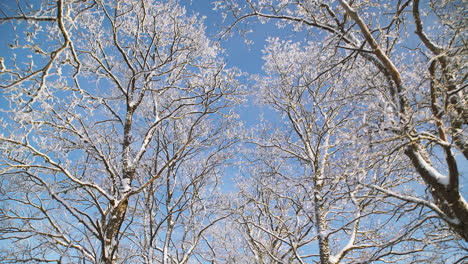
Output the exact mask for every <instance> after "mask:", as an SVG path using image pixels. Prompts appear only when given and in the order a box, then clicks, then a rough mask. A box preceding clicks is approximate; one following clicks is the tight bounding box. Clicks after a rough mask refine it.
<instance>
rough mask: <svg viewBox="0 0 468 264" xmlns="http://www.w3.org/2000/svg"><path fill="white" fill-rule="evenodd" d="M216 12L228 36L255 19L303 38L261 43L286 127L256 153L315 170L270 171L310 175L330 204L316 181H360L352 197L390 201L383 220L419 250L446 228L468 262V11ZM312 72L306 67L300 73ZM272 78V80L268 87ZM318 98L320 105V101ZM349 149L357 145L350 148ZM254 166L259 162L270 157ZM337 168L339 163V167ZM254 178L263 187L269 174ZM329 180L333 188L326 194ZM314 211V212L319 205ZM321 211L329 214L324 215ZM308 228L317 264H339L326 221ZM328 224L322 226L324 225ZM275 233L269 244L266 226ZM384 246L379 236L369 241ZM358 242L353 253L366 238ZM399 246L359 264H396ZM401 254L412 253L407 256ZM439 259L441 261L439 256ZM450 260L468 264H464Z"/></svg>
mask: <svg viewBox="0 0 468 264" xmlns="http://www.w3.org/2000/svg"><path fill="white" fill-rule="evenodd" d="M217 8H219V9H222V10H225V12H226V13H225V14H226V17H228V21H227V23H228V27H227V31H231V32H232V31H233V30H241V31H244V30H245V31H244V32H243V33H245V32H248V31H249V30H250V29H251V28H250V23H276V24H277V26H278V28H279V30H281V31H283V32H282V34H281V36H283V37H285V38H286V37H287V36H288V35H289V34H287V33H285V32H287V31H288V30H289V31H290V32H291V33H293V32H297V33H294V34H290V35H292V36H293V37H292V39H291V40H289V41H288V40H280V39H273V40H272V41H270V43H269V44H268V45H267V47H266V55H265V60H266V64H265V70H266V73H267V76H262V77H261V78H259V79H258V82H259V84H260V86H262V87H266V88H267V89H264V90H262V92H263V96H265V97H266V98H267V99H266V103H267V104H270V105H272V106H273V108H276V109H277V110H278V111H279V112H280V113H281V115H282V116H283V118H284V119H286V120H288V122H289V124H288V126H289V130H288V128H284V127H281V126H280V127H279V128H278V131H277V132H275V133H273V134H269V135H267V136H266V137H265V138H266V140H267V141H266V142H267V143H263V144H261V145H260V146H261V147H262V148H267V149H277V150H278V151H279V152H277V154H276V155H277V156H280V157H282V159H283V161H281V163H285V162H286V161H284V160H288V159H289V160H290V159H297V161H296V162H297V163H299V164H300V165H303V163H307V162H309V163H310V165H309V167H310V168H309V170H310V172H309V173H301V172H297V171H296V172H292V173H291V172H289V173H283V172H275V170H277V168H276V167H275V166H272V167H271V170H272V172H270V173H274V174H279V175H287V176H288V177H291V175H302V174H306V175H307V174H308V176H307V177H305V179H307V180H308V181H311V182H312V183H313V184H312V185H311V186H310V189H309V191H308V192H309V193H310V194H313V195H315V194H316V193H319V196H320V198H321V199H327V198H325V197H326V196H323V194H320V190H324V191H325V193H326V194H328V196H329V198H328V199H334V198H333V194H334V192H336V193H340V191H339V190H340V188H339V186H338V185H336V186H335V185H333V181H331V180H330V179H328V181H325V182H323V183H324V184H323V183H322V182H321V179H320V177H327V176H324V175H327V174H328V175H330V174H331V175H341V177H345V178H347V181H349V183H352V184H357V185H356V186H354V185H351V186H350V187H348V188H349V193H350V194H352V193H353V192H355V191H356V190H360V191H356V194H357V195H363V197H366V196H367V197H374V198H372V199H373V201H372V203H377V204H378V203H379V202H382V199H384V201H383V203H387V205H386V206H387V209H386V211H382V210H380V209H377V208H378V206H377V207H376V209H375V211H374V213H375V214H376V215H377V214H380V213H382V212H386V213H384V214H387V213H388V214H391V213H390V212H392V210H393V212H395V215H394V217H395V218H398V219H402V218H403V219H405V221H406V224H407V226H406V227H405V228H408V230H417V229H418V230H419V231H415V232H422V233H419V234H415V237H413V238H410V240H413V242H414V241H415V240H427V241H431V242H430V243H431V244H432V245H436V247H440V248H443V247H444V246H442V245H443V244H444V241H445V240H447V239H449V240H450V237H451V236H450V235H449V233H447V231H448V229H450V230H451V232H452V234H453V235H454V237H453V238H451V239H454V240H455V241H456V240H457V239H459V241H458V242H455V243H456V244H457V243H461V245H462V247H461V248H460V249H459V250H458V253H459V254H461V255H462V256H463V254H466V249H463V247H464V246H463V244H464V242H463V241H465V242H466V241H468V222H467V220H466V219H468V215H467V213H468V204H467V203H466V201H465V199H464V198H463V191H462V187H463V179H464V178H463V177H464V176H463V175H462V174H461V172H460V170H461V169H462V168H463V166H464V164H466V159H467V158H468V156H467V155H466V150H467V148H466V147H467V144H466V126H467V119H466V117H467V111H468V108H467V104H466V100H467V98H466V92H465V87H466V85H465V83H466V67H465V65H464V64H465V60H466V48H465V47H466V44H465V42H466V35H465V34H464V33H463V32H465V31H466V25H467V23H466V18H465V16H464V12H465V11H464V10H465V9H466V8H465V5H464V4H463V3H461V2H460V1H425V2H424V3H420V1H412V0H408V1H394V2H388V3H387V2H385V1H384V2H382V1H345V0H340V1H334V0H330V1H307V0H304V1H289V0H286V1H279V0H266V1H265V0H259V1H242V0H240V1H218V2H217ZM247 36H248V35H247ZM298 39H299V40H298ZM281 53H284V54H281ZM307 67H311V69H309V70H306V71H304V69H307ZM272 74H274V77H275V78H274V79H273V80H271V79H268V77H271V75H272ZM337 83H339V87H336V84H337ZM337 91H339V92H337ZM314 93H317V95H315V94H314ZM334 93H336V94H334ZM318 95H321V96H322V97H318ZM317 98H323V100H324V101H321V102H320V101H319V102H317ZM340 102H341V103H343V104H344V106H343V107H339V108H338V109H340V110H339V111H338V110H336V108H335V107H336V106H335V107H332V106H331V105H332V104H337V103H340ZM314 109H315V110H314ZM328 111H331V112H328ZM340 111H344V112H340ZM332 113H333V114H335V115H336V116H333V115H332ZM346 117H347V118H350V119H349V120H348V119H346ZM327 119H329V120H328V121H327V122H326V121H325V120H327ZM341 120H347V122H346V124H345V125H343V129H341V128H340V129H338V128H337V127H336V126H337V125H338V124H339V125H341V122H342V121H341ZM332 121H333V122H332ZM317 128H320V129H317ZM337 130H339V131H337ZM327 135H328V136H327ZM256 144H259V143H258V142H257V143H256ZM307 145H311V146H316V149H314V148H313V147H312V148H311V147H308V146H307ZM351 146H354V147H353V148H354V149H349V148H351ZM308 149H310V150H308ZM280 153H282V154H280ZM299 153H301V154H299ZM309 153H310V154H309ZM340 153H342V154H340ZM321 155H325V156H323V157H322V156H321ZM261 156H262V157H267V156H265V155H261ZM324 157H326V158H324ZM276 159H278V158H275V160H276ZM259 160H261V161H262V162H264V161H263V160H264V158H260V159H259ZM314 160H317V161H315V162H314ZM320 160H322V162H320ZM264 163H265V162H264ZM285 164H287V162H286V163H285ZM321 164H324V165H325V166H322V165H321ZM334 164H340V165H341V171H339V170H337V169H336V167H340V166H337V165H334ZM264 166H266V165H264ZM268 166H270V165H268ZM288 166H292V167H293V168H295V169H297V168H298V167H299V165H288ZM321 170H323V172H322V171H321ZM260 174H261V173H260ZM257 177H260V178H261V179H263V177H264V175H263V174H262V175H261V176H257ZM277 177H279V176H277ZM332 178H333V179H335V180H336V179H338V178H339V177H338V176H333V177H332ZM325 179H327V178H324V179H323V180H325ZM276 180H277V179H276ZM314 181H315V182H314ZM258 182H259V183H261V186H264V187H263V188H267V190H270V189H275V188H272V187H268V186H267V184H266V183H265V181H264V180H260V181H258ZM322 184H323V186H326V187H321V186H322ZM276 185H277V186H278V187H277V188H281V186H286V184H285V183H280V184H276ZM265 186H266V187H265ZM288 186H289V185H288ZM348 186H349V185H348ZM358 186H359V187H358ZM324 188H325V189H324ZM334 188H337V189H334ZM361 188H362V189H361ZM286 189H287V188H286ZM286 189H285V190H284V191H286ZM277 190H280V189H277ZM288 191H291V190H288ZM274 192H278V191H274ZM268 193H271V191H268ZM294 193H295V194H299V192H294ZM280 197H285V198H286V197H290V195H287V194H285V193H282V192H279V193H278V194H277V199H280ZM379 197H380V198H379ZM348 198H349V200H348V201H352V200H353V199H352V198H353V197H348ZM348 198H347V199H348ZM299 200H301V199H300V198H299ZM358 201H359V200H358ZM313 204H314V206H318V205H317V204H316V202H315V203H313ZM340 204H342V203H340ZM330 206H340V205H334V204H333V205H330ZM287 208H288V209H289V210H292V209H291V208H290V207H288V206H287ZM356 208H357V209H359V206H357V207H356ZM392 208H393V209H392ZM404 208H406V209H404ZM317 209H320V208H316V209H314V210H315V211H314V212H315V214H316V215H317V212H318V211H319V210H317ZM343 209H344V208H342V209H341V210H343ZM414 209H417V210H420V214H419V215H418V214H415V211H413V210H414ZM258 210H260V209H258ZM344 210H346V209H344ZM412 211H413V212H412ZM257 212H258V214H261V215H264V214H265V213H264V212H263V211H261V210H260V211H257ZM261 212H263V213H261ZM358 212H359V210H356V211H355V214H357V213H358ZM324 214H326V215H327V216H328V218H329V219H332V218H333V215H332V214H331V213H330V211H329V210H327V209H325V210H324ZM271 215H276V216H277V217H278V218H276V220H275V221H285V220H284V219H283V217H282V216H281V214H280V213H271ZM318 215H319V216H320V212H319V213H318ZM397 215H400V216H397ZM358 218H359V219H362V217H358ZM280 219H281V220H280ZM382 219H385V217H379V216H375V217H374V221H381V220H382ZM436 219H437V220H436ZM312 220H315V222H314V223H313V224H314V225H316V227H315V231H316V234H315V235H317V238H316V239H317V241H318V243H319V245H318V247H319V248H320V254H321V255H320V263H334V262H337V261H338V262H340V260H339V258H338V256H339V255H340V253H338V255H336V252H337V251H336V250H338V252H344V251H340V250H339V248H337V249H335V250H331V251H330V249H329V248H330V245H327V242H326V240H324V239H320V232H321V230H322V228H321V227H319V226H317V225H320V224H319V222H320V221H318V220H320V219H319V218H316V217H315V218H312V217H311V221H312ZM322 220H325V221H324V222H325V223H326V222H327V220H326V218H323V219H322ZM351 222H353V221H352V220H351ZM439 222H442V223H444V225H442V226H440V224H439ZM389 223H390V222H389ZM257 225H258V223H257ZM287 226H288V227H291V225H287ZM292 226H294V225H292ZM329 226H330V227H331V228H337V226H336V225H335V226H334V225H333V224H330V225H329ZM377 226H378V225H377ZM431 226H432V227H431ZM262 228H263V229H265V226H263V227H262ZM382 228H383V227H382ZM377 230H379V229H377ZM263 231H265V230H263ZM268 232H270V234H269V236H272V234H271V233H272V231H271V229H268ZM347 232H349V231H347ZM264 234H265V233H264ZM376 234H378V232H376ZM387 235H388V237H387V239H390V240H389V243H392V242H390V241H393V242H396V241H395V240H392V239H391V235H392V233H389V232H387ZM276 236H277V237H276V238H277V239H278V237H281V236H280V235H279V234H276ZM325 237H328V238H330V237H332V236H328V235H327V236H325ZM382 238H383V237H382ZM384 239H385V238H384ZM398 241H400V240H398ZM433 241H436V242H433ZM283 242H284V241H283ZM379 242H380V241H379ZM379 242H378V241H377V240H373V239H372V243H377V244H378V243H379ZM439 242H440V244H439ZM403 244H404V243H403ZM423 244H424V243H423ZM423 244H421V245H423ZM350 245H353V243H351V244H350ZM354 245H355V246H356V247H358V245H359V240H357V242H356V243H355V244H354ZM393 246H394V245H392V246H390V247H392V248H393V249H392V250H395V251H393V252H391V253H389V254H387V253H388V252H387V253H384V251H385V247H382V246H377V248H381V251H380V252H379V253H378V254H374V255H372V257H371V258H370V259H368V260H365V259H366V257H365V256H364V255H362V256H361V257H363V258H362V260H359V261H369V260H379V259H381V260H384V259H385V258H389V257H390V255H391V254H393V253H395V256H397V255H398V254H400V253H398V252H397V251H398V249H397V247H393ZM425 247H426V246H422V248H425ZM327 248H328V249H327ZM344 248H346V246H345V247H344ZM403 248H406V249H408V248H411V247H407V246H402V248H400V249H403ZM440 248H439V249H440ZM293 251H294V250H293V249H291V250H290V251H289V252H293ZM345 251H346V250H345ZM364 251H365V250H364ZM377 251H379V249H377ZM269 252H272V251H269ZM334 252H335V253H334ZM410 252H411V250H409V251H408V252H407V253H410ZM428 252H430V250H428ZM349 254H350V255H349V256H350V257H351V258H352V257H355V256H354V255H353V254H352V253H349ZM379 254H382V255H381V256H380V257H379V256H378V255H379ZM428 254H429V255H430V253H428ZM413 255H419V256H422V259H420V260H417V258H416V259H415V260H414V261H415V262H416V261H422V262H423V263H426V262H428V261H433V262H436V263H437V262H438V261H440V260H435V259H427V258H425V257H424V254H423V253H417V254H416V253H415V254H413ZM439 255H443V250H442V251H439ZM285 256H286V255H285ZM276 257H277V256H276ZM373 257H375V259H372V258H373ZM451 260H452V261H453V262H457V261H458V262H462V261H463V258H462V259H459V260H457V259H455V258H453V259H451ZM283 261H284V260H283ZM343 261H344V262H346V261H350V262H351V263H357V262H359V261H358V260H356V259H354V260H351V259H349V260H346V259H343ZM386 261H389V260H386ZM447 261H449V262H450V260H447ZM285 262H287V261H285Z"/></svg>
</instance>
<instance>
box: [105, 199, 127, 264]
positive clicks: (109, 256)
mask: <svg viewBox="0 0 468 264" xmlns="http://www.w3.org/2000/svg"><path fill="white" fill-rule="evenodd" d="M127 207H128V199H124V200H122V201H120V202H119V203H118V204H117V205H116V206H115V207H114V208H113V209H112V210H111V212H110V213H109V215H108V218H107V219H104V220H105V221H106V222H105V225H104V227H103V229H104V236H103V241H102V256H101V258H102V259H101V261H102V263H103V264H115V263H117V257H118V255H117V251H118V243H119V241H118V236H119V231H120V227H121V226H122V223H123V221H124V220H125V213H126V212H127Z"/></svg>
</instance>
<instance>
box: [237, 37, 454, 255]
mask: <svg viewBox="0 0 468 264" xmlns="http://www.w3.org/2000/svg"><path fill="white" fill-rule="evenodd" d="M322 45H323V46H322ZM327 47H328V46H327V43H323V44H316V43H313V42H310V43H293V42H290V41H281V40H279V39H277V38H274V39H270V40H269V43H268V45H267V47H266V48H265V51H264V52H265V56H264V58H265V65H264V71H265V72H266V74H267V75H266V76H258V78H257V79H256V82H257V84H258V91H257V92H256V96H257V97H259V98H260V100H261V102H263V103H265V104H266V105H269V106H271V108H273V110H274V111H275V114H276V115H277V116H278V117H277V118H274V117H273V114H272V113H270V114H269V116H268V118H265V120H263V121H262V122H261V125H260V127H259V128H258V129H257V130H255V131H253V132H252V133H251V135H252V136H251V137H250V138H248V139H247V140H248V141H249V142H250V143H251V144H253V145H254V146H255V147H256V148H255V149H254V150H252V152H248V153H246V158H247V159H248V161H247V163H246V165H245V166H246V168H245V174H246V175H247V177H246V179H245V180H243V181H241V182H240V183H239V189H240V197H239V201H238V203H237V207H236V208H235V210H234V213H233V216H234V217H233V220H232V221H234V222H235V223H236V224H237V226H238V229H239V230H241V233H242V234H243V240H242V241H243V242H242V243H241V244H247V245H248V248H247V249H242V248H241V249H240V250H243V251H244V252H246V253H245V255H248V256H250V262H254V263H327V264H329V263H371V262H376V261H382V262H386V263H398V261H403V260H405V261H407V260H408V256H407V255H409V254H411V255H413V256H414V257H413V259H412V262H411V263H440V262H445V261H446V260H447V258H448V257H447V256H446V255H444V253H443V251H441V250H440V248H439V247H445V248H452V253H453V254H454V255H457V256H460V255H462V254H463V250H461V249H460V248H459V246H457V243H456V242H454V243H452V242H447V243H444V242H439V243H440V244H437V245H436V244H434V243H432V241H430V240H428V239H427V237H428V234H427V232H429V230H431V228H432V224H433V220H432V218H433V214H432V213H431V211H430V210H426V209H424V208H421V207H419V206H418V205H415V204H413V203H407V202H405V201H401V200H399V199H395V198H392V197H388V196H387V194H386V193H383V192H380V191H379V190H378V189H377V188H372V187H371V188H369V186H371V185H372V186H380V187H381V188H385V189H388V190H398V191H400V192H404V193H405V194H407V195H408V194H410V193H412V192H414V191H415V189H414V186H415V185H416V184H417V182H416V181H415V180H416V179H417V178H415V177H413V176H414V174H413V173H412V172H411V170H409V169H408V167H410V166H409V161H408V160H407V159H404V158H402V157H403V155H387V154H388V149H386V148H389V147H390V149H393V148H394V146H393V145H390V144H386V145H385V148H384V147H382V146H381V145H376V146H370V145H369V143H368V139H369V135H368V133H367V131H364V129H362V127H363V126H365V123H366V122H368V121H369V119H371V118H373V117H365V116H366V114H367V113H369V112H368V109H367V107H366V105H367V104H368V103H371V101H373V100H374V99H375V98H372V97H371V98H368V97H369V95H368V94H367V92H366V90H367V89H368V88H366V87H361V86H358V85H356V86H355V87H349V86H348V80H349V79H350V78H352V76H354V75H356V74H358V73H361V72H362V70H361V68H360V67H355V65H363V64H365V63H366V61H365V60H362V59H354V60H348V61H347V62H346V63H340V62H342V61H343V60H345V59H346V54H339V53H336V52H334V51H333V50H331V49H328V48H327ZM329 64H336V65H337V66H335V67H333V68H332V69H329V70H328V71H327V72H323V71H320V69H322V68H326V67H327V66H328V65H329ZM357 101H359V102H360V103H356V102H357ZM374 136H375V137H378V135H374ZM401 154H403V153H401ZM421 209H422V210H421ZM402 218H404V219H406V220H405V221H401V219H402ZM408 219H414V221H410V220H408ZM389 230H391V231H389ZM432 237H433V238H437V239H439V240H444V239H450V238H451V235H450V233H449V232H446V231H439V232H433V233H432ZM431 251H433V252H439V254H438V256H437V257H434V256H430V255H429V254H428V252H431ZM402 256H403V257H402ZM450 257H452V255H451V256H450Z"/></svg>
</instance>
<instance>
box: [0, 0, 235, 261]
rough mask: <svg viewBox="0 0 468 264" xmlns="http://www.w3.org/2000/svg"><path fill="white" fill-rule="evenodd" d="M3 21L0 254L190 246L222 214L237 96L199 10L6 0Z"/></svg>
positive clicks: (51, 255) (156, 257)
mask: <svg viewBox="0 0 468 264" xmlns="http://www.w3.org/2000/svg"><path fill="white" fill-rule="evenodd" d="M2 4H3V3H2ZM0 22H1V24H0V26H1V27H2V32H9V33H11V34H12V35H13V36H14V38H13V39H11V40H10V43H9V44H10V48H11V51H10V52H11V53H14V54H15V55H14V56H11V57H10V58H4V60H3V61H2V65H3V67H2V70H1V72H0V86H1V89H2V96H3V98H2V104H3V107H2V114H1V118H2V120H1V122H2V123H1V124H2V127H3V129H2V131H1V134H0V153H1V154H0V177H1V186H0V197H1V198H0V199H1V201H2V206H1V209H0V238H1V239H2V240H3V242H2V243H3V245H4V246H2V250H1V252H0V257H1V259H2V261H6V262H28V263H34V262H41V263H43V262H54V261H56V262H60V263H175V262H176V263H187V262H188V261H189V259H191V258H192V257H194V256H197V254H198V253H197V252H200V251H198V250H199V245H200V244H202V243H203V239H202V236H203V233H204V232H205V231H206V230H207V229H209V228H210V227H211V226H212V225H213V224H214V223H216V222H217V221H219V220H221V219H223V218H224V217H226V214H224V213H223V212H222V211H221V210H216V205H217V200H216V199H215V198H216V197H217V195H218V194H217V193H218V192H217V187H216V186H217V182H218V181H219V177H220V172H221V171H222V170H223V166H224V164H225V162H224V161H225V160H226V159H228V158H230V154H229V148H230V146H231V144H232V143H233V142H234V141H235V138H234V137H233V136H232V135H231V128H232V121H231V120H232V118H233V115H232V114H231V112H230V110H229V109H228V108H229V107H230V106H231V105H233V104H236V103H237V100H238V98H239V97H237V94H238V88H239V85H238V83H237V81H236V78H237V76H238V73H237V72H236V71H234V70H230V69H227V68H226V67H225V65H224V64H223V63H222V61H221V60H220V59H219V58H218V54H219V52H220V51H219V48H218V47H217V45H216V44H215V43H213V42H212V41H210V40H209V39H208V38H207V37H206V36H205V32H204V25H203V20H201V19H199V18H197V17H196V16H193V15H189V14H187V12H186V11H185V9H184V8H183V7H181V6H180V5H179V4H178V3H177V1H137V0H135V1H133V0H131V1H128V0H125V1H114V0H113V1H67V0H58V1H37V2H33V3H31V4H27V3H23V2H22V1H19V2H18V3H17V4H16V5H6V6H5V5H3V6H2V15H1V18H0ZM13 49H14V50H13ZM203 250H205V249H203ZM196 258H198V257H196Z"/></svg>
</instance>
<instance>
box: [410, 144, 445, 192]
mask: <svg viewBox="0 0 468 264" xmlns="http://www.w3.org/2000/svg"><path fill="white" fill-rule="evenodd" d="M414 154H415V156H416V159H417V160H418V163H419V165H420V166H421V167H423V168H424V169H425V170H426V171H427V172H428V173H429V176H430V177H431V178H433V179H435V180H436V181H437V182H439V183H440V184H442V185H444V186H448V185H449V182H450V181H449V180H450V179H449V177H448V176H446V175H442V174H440V173H439V172H438V171H437V170H436V169H434V167H432V166H431V165H430V164H429V163H427V162H426V161H425V160H424V159H423V157H422V156H421V154H419V153H418V152H415V153H414Z"/></svg>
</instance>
